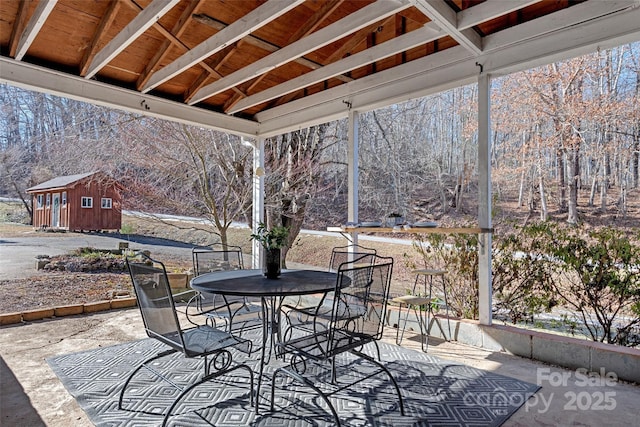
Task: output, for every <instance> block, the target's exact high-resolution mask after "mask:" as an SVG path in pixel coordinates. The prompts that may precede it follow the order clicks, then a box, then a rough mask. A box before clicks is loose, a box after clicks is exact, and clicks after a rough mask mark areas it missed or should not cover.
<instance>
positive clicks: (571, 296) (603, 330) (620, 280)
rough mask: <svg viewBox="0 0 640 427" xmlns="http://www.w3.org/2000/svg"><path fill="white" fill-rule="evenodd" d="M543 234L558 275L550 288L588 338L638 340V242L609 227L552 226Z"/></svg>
mask: <svg viewBox="0 0 640 427" xmlns="http://www.w3.org/2000/svg"><path fill="white" fill-rule="evenodd" d="M541 237H542V238H544V241H545V242H546V244H547V252H548V254H549V255H550V256H551V257H552V259H553V260H554V261H555V263H554V264H555V266H554V267H555V269H556V271H557V272H558V273H559V274H560V276H559V280H556V281H554V291H555V292H556V294H557V295H558V297H559V298H560V299H561V301H562V303H563V305H564V306H566V307H567V308H569V309H570V310H571V311H573V312H574V313H575V314H576V316H577V318H578V319H579V320H580V323H581V324H582V325H581V326H583V327H584V329H586V330H587V331H588V334H589V335H590V337H591V339H592V340H594V341H601V342H607V343H611V344H620V345H638V344H640V342H639V337H638V335H637V333H634V330H637V328H638V325H640V246H639V245H638V244H637V243H634V241H632V240H631V239H630V238H629V237H628V236H626V235H625V234H624V233H622V232H621V231H620V230H618V229H615V228H612V227H605V228H602V229H599V230H596V231H585V230H582V229H578V228H561V227H559V226H557V225H553V226H549V227H548V228H547V230H546V231H545V233H541ZM638 237H640V236H638ZM635 241H636V242H637V241H638V239H637V238H636V240H635Z"/></svg>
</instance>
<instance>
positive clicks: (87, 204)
mask: <svg viewBox="0 0 640 427" xmlns="http://www.w3.org/2000/svg"><path fill="white" fill-rule="evenodd" d="M82 207H83V208H92V207H93V197H83V198H82Z"/></svg>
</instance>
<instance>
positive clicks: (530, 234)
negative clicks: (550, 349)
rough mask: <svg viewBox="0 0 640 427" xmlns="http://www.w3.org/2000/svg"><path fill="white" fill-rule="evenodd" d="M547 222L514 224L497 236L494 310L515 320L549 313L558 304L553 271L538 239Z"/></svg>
mask: <svg viewBox="0 0 640 427" xmlns="http://www.w3.org/2000/svg"><path fill="white" fill-rule="evenodd" d="M545 227H546V225H545V224H533V225H530V226H525V227H515V228H514V231H513V233H510V234H507V235H503V236H498V237H497V238H496V240H495V241H494V248H493V251H494V252H493V265H492V271H493V280H492V286H493V292H494V298H495V310H496V312H497V313H498V314H499V315H503V316H506V317H508V318H510V319H511V321H512V322H513V323H517V322H519V321H521V320H526V319H530V318H533V316H534V315H536V314H539V313H542V312H548V311H550V310H551V309H552V308H553V307H554V306H556V305H557V304H558V301H557V299H556V298H555V293H554V291H553V274H552V273H553V271H552V269H551V268H550V267H551V264H550V260H549V257H548V256H547V255H546V253H545V248H544V246H545V245H543V244H542V243H543V242H544V240H542V239H540V238H539V235H540V233H545Z"/></svg>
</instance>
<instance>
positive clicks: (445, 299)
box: [442, 277, 452, 342]
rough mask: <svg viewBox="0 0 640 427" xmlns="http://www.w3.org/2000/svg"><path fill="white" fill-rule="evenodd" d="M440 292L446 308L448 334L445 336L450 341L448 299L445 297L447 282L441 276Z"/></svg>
mask: <svg viewBox="0 0 640 427" xmlns="http://www.w3.org/2000/svg"><path fill="white" fill-rule="evenodd" d="M442 293H443V294H444V305H445V307H446V310H447V326H448V328H449V336H448V337H447V341H449V342H450V341H451V337H452V335H451V320H450V318H449V299H448V298H447V284H446V283H445V280H444V277H443V278H442Z"/></svg>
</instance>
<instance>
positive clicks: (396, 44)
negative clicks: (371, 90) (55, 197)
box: [229, 22, 445, 113]
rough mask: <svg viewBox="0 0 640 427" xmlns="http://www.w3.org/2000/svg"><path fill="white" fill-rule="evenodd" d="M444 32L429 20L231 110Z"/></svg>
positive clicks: (357, 65) (317, 80) (269, 97)
mask: <svg viewBox="0 0 640 427" xmlns="http://www.w3.org/2000/svg"><path fill="white" fill-rule="evenodd" d="M444 35H445V33H444V31H442V30H441V29H440V28H439V27H438V26H437V25H436V24H435V23H432V22H430V23H428V24H427V25H425V26H424V27H422V28H419V29H417V30H414V31H411V32H410V33H407V34H403V35H401V36H399V37H396V38H393V39H391V40H389V41H387V42H384V43H381V44H379V45H376V46H373V47H371V48H369V49H367V50H365V51H362V52H359V53H356V54H354V55H351V56H348V57H346V58H344V59H342V60H340V61H336V62H333V63H331V64H329V65H327V66H325V67H324V68H321V69H319V70H315V71H311V72H309V73H307V74H303V75H301V76H299V77H296V78H294V79H291V80H289V81H287V82H286V83H282V84H280V85H278V86H274V87H271V88H269V89H266V90H263V91H262V92H259V93H257V94H255V95H252V96H249V97H248V98H245V99H243V100H241V101H239V102H238V103H237V104H236V106H235V107H234V108H232V109H231V110H230V111H229V113H235V112H238V111H241V110H244V109H246V108H249V107H252V106H254V105H258V104H261V103H263V102H267V101H270V100H272V99H274V98H277V97H279V96H282V95H284V94H287V93H290V92H295V91H298V90H300V89H302V88H305V87H308V86H311V85H313V84H315V83H318V82H321V81H323V80H327V79H329V78H331V77H333V76H336V75H338V74H342V73H345V72H347V71H349V70H355V69H357V68H360V67H362V66H365V65H368V64H372V63H375V62H376V61H378V60H380V59H383V58H387V57H389V56H392V55H395V54H396V53H399V52H404V51H406V50H409V49H412V48H414V47H416V46H420V45H423V44H425V43H428V42H430V41H433V40H437V39H438V38H440V37H442V36H444Z"/></svg>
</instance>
